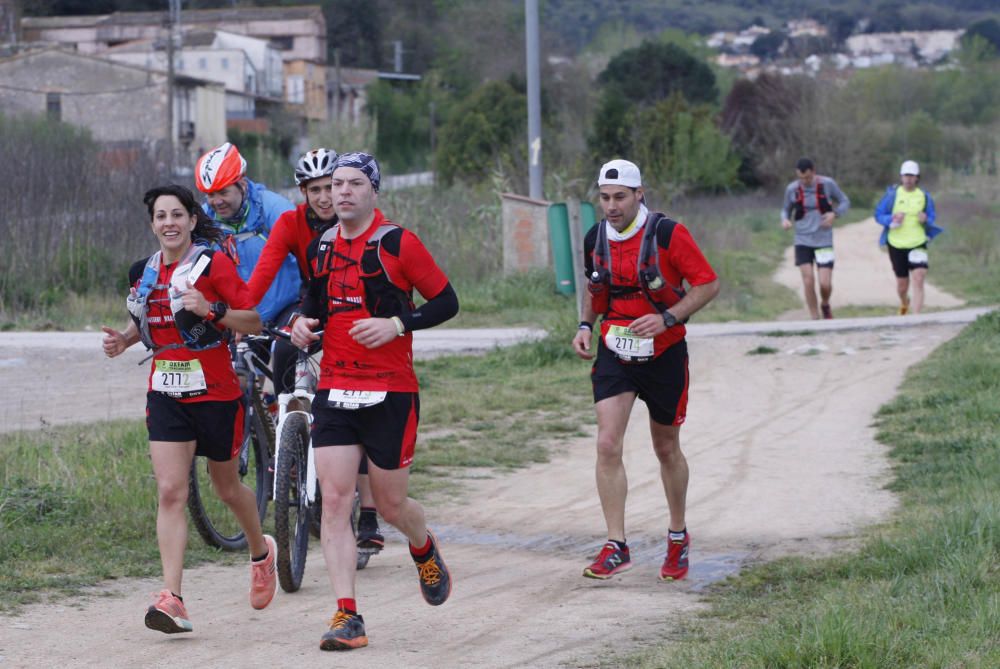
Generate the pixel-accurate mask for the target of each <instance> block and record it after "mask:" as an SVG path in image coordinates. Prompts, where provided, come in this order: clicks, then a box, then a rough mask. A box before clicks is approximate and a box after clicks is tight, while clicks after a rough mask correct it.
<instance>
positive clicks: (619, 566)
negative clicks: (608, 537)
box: [583, 541, 632, 579]
mask: <svg viewBox="0 0 1000 669" xmlns="http://www.w3.org/2000/svg"><path fill="white" fill-rule="evenodd" d="M631 568H632V558H631V557H629V553H628V546H626V547H625V548H618V546H617V545H616V544H615V543H614V542H612V541H609V542H608V543H606V544H604V547H603V548H601V552H600V553H598V554H597V558H596V559H595V560H594V561H593V562H592V563H591V564H590V566H589V567H587V568H586V569H584V570H583V575H584V576H586V577H587V578H600V579H606V578H611V577H612V576H614V575H615V574H619V573H621V572H623V571H628V570H629V569H631Z"/></svg>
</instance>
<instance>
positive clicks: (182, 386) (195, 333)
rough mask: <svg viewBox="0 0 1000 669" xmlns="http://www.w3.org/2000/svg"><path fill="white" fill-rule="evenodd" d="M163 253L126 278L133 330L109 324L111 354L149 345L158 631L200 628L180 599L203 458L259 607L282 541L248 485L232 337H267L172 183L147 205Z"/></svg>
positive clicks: (197, 210) (153, 608)
mask: <svg viewBox="0 0 1000 669" xmlns="http://www.w3.org/2000/svg"><path fill="white" fill-rule="evenodd" d="M143 202H144V203H145V204H146V206H147V208H148V210H149V215H150V219H151V223H152V230H153V234H154V235H156V239H157V241H158V242H159V246H160V250H159V251H158V252H157V253H155V254H153V255H152V256H150V257H149V258H146V259H143V260H140V261H139V262H137V263H135V264H134V265H133V266H132V268H131V269H130V270H129V284H130V285H131V286H132V288H131V291H130V295H129V299H128V306H129V311H130V313H131V315H132V320H131V322H130V323H129V324H128V326H127V327H126V328H125V329H124V331H118V330H115V329H113V328H110V327H104V328H102V330H103V331H104V341H103V347H104V353H105V355H107V356H108V357H109V358H113V357H115V356H118V355H121V354H122V353H123V352H124V351H125V350H126V349H127V348H128V347H129V346H132V345H133V344H135V343H137V342H139V341H142V342H143V343H144V344H145V345H146V346H147V348H151V349H152V350H153V355H152V363H151V365H150V374H149V382H148V385H147V394H146V427H147V430H148V432H149V452H150V456H151V459H152V462H153V474H154V476H155V477H156V487H157V495H158V505H157V512H156V535H157V540H158V542H159V546H160V561H161V562H162V565H163V581H164V588H163V589H162V590H161V591H160V592H158V593H156V594H155V599H154V601H153V603H152V604H151V605H150V606H149V607H148V609H147V610H146V616H145V622H146V626H147V627H149V628H150V629H153V630H157V631H160V632H165V633H167V634H172V633H175V632H190V631H192V625H191V621H190V620H189V618H188V614H187V610H186V609H185V607H184V601H183V599H182V597H181V576H182V570H183V566H184V550H185V547H186V546H187V516H186V514H185V506H186V503H187V496H188V472H189V471H190V469H191V461H192V458H194V456H195V455H202V456H205V457H207V458H208V459H209V473H210V475H211V478H212V484H213V487H214V488H215V490H216V492H217V493H218V495H219V497H220V499H222V501H223V502H225V504H226V505H227V506H228V507H229V508H230V510H231V511H232V512H233V514H234V515H235V516H236V518H237V519H238V520H239V522H240V525H241V526H242V528H243V531H244V532H245V533H246V536H247V541H248V543H249V547H250V556H251V560H252V562H251V586H250V604H251V605H252V606H253V607H254V608H255V609H262V608H264V607H265V606H267V605H268V604H269V603H270V602H271V599H272V598H273V597H274V592H275V588H276V579H275V568H274V561H275V557H274V556H275V553H276V549H275V544H274V539H272V538H271V537H269V536H266V535H264V533H263V532H262V530H261V526H260V518H259V517H258V515H257V505H256V499H255V497H254V493H253V491H252V490H250V488H248V487H246V486H245V485H244V484H243V483H242V481H240V479H239V474H238V472H237V468H236V466H237V459H236V458H235V455H236V454H237V453H238V452H239V448H240V445H241V444H242V441H243V410H244V407H243V396H242V392H241V390H240V385H239V382H238V380H237V378H236V374H235V372H234V371H233V366H232V363H231V362H230V358H229V349H228V347H227V346H226V340H227V336H226V333H227V331H228V330H234V331H236V332H242V333H256V332H259V331H260V328H261V322H260V316H259V315H258V314H257V312H256V311H254V310H253V306H254V305H253V303H252V302H251V301H250V298H249V294H248V291H247V287H246V284H245V283H243V281H242V280H241V279H240V277H239V275H238V274H237V273H236V267H235V266H234V265H233V263H232V261H231V260H230V259H229V258H228V257H226V255H225V254H224V253H215V252H213V251H211V250H209V249H208V243H211V242H212V241H215V240H214V236H216V235H219V234H220V233H219V231H218V229H217V228H216V227H215V226H214V225H212V222H211V220H209V219H208V217H207V216H206V215H205V214H204V213H203V212H202V210H201V207H199V206H198V204H197V202H195V199H194V196H193V195H192V194H191V191H189V190H187V189H186V188H184V187H182V186H176V185H171V186H163V187H159V188H153V189H152V190H150V191H148V192H147V193H146V195H145V196H144V198H143Z"/></svg>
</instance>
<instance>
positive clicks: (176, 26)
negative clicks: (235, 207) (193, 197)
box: [167, 0, 181, 179]
mask: <svg viewBox="0 0 1000 669" xmlns="http://www.w3.org/2000/svg"><path fill="white" fill-rule="evenodd" d="M180 27H181V0H170V11H169V13H168V15H167V168H168V169H169V170H170V178H171V179H172V178H173V176H174V161H175V160H176V155H175V149H174V49H175V48H176V46H177V37H178V36H179V35H180Z"/></svg>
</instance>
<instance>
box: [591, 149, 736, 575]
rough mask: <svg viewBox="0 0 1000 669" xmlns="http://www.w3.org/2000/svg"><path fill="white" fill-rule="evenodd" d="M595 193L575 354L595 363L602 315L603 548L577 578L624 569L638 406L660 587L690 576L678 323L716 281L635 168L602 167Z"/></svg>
mask: <svg viewBox="0 0 1000 669" xmlns="http://www.w3.org/2000/svg"><path fill="white" fill-rule="evenodd" d="M597 184H598V186H599V187H600V201H601V208H602V209H603V211H604V220H602V221H601V222H600V223H599V224H598V225H596V226H594V227H593V228H591V230H590V232H588V233H587V235H586V237H585V239H584V266H585V268H586V273H587V280H588V284H587V288H588V290H587V292H586V293H585V294H584V296H583V307H582V313H581V318H582V320H581V322H580V326H579V329H578V330H577V333H576V336H575V337H574V338H573V350H574V351H575V352H576V354H577V355H578V356H580V357H581V358H583V359H585V360H591V359H594V358H595V355H594V354H593V353H591V351H590V344H591V337H592V335H593V332H594V321H595V319H596V318H597V316H601V323H600V330H599V331H600V337H599V339H598V342H597V354H596V359H595V360H594V364H593V369H592V371H591V382H592V384H593V391H594V410H595V412H596V414H597V465H596V477H597V491H598V494H599V496H600V499H601V508H602V510H603V512H604V520H605V523H606V525H607V530H608V540H607V542H606V543H605V544H604V546H603V547H602V548H601V551H600V553H598V555H597V557H596V558H595V559H594V561H593V562H592V563H591V564H590V565H588V566H587V567H586V568H585V569H584V571H583V575H584V576H586V577H588V578H598V579H607V578H611V577H612V576H614V575H615V574H618V573H620V572H623V571H625V570H627V569H631V567H632V561H631V557H630V555H629V549H628V545H627V544H626V541H625V498H626V496H627V494H628V482H627V480H626V476H625V466H624V464H623V462H622V450H623V445H624V437H625V429H626V427H627V426H628V418H629V414H630V413H631V411H632V405H633V404H634V403H635V400H636V398H637V397H638V398H639V399H642V400H643V401H644V402H645V403H646V406H647V408H648V409H649V431H650V435H651V437H652V441H653V452H654V453H655V454H656V457H657V459H658V460H659V463H660V478H661V480H662V482H663V489H664V492H665V494H666V498H667V507H668V509H669V512H670V513H669V521H668V526H667V531H668V533H667V551H666V558H665V559H664V561H663V565H662V567H661V568H660V579H661V580H664V581H673V580H680V579H682V578H684V577H685V576H686V575H687V572H688V551H689V547H690V537H689V536H688V533H687V524H686V522H685V511H686V503H687V485H688V466H687V460H686V459H685V458H684V454H683V453H682V452H681V446H680V428H681V424H682V423H683V422H684V418H685V414H686V411H687V397H688V355H687V344H686V342H685V340H684V335H685V328H684V322H685V321H687V319H688V317H689V316H691V314H693V313H695V312H696V311H698V310H699V309H701V308H702V307H704V306H705V305H706V304H708V302H709V301H711V300H712V298H714V297H715V296H716V295H717V294H718V292H719V280H718V278H717V277H716V275H715V272H714V271H713V270H712V267H711V266H710V265H709V264H708V262H707V261H706V260H705V256H704V255H702V253H701V250H700V249H699V248H698V245H697V244H695V242H694V239H692V238H691V234H690V233H689V232H688V230H687V228H685V227H684V226H683V225H682V224H680V223H678V222H676V221H673V220H671V219H669V218H667V217H666V216H664V215H663V214H661V213H659V212H650V211H649V210H648V209H647V208H646V205H645V203H644V202H645V201H644V198H643V189H642V177H641V175H640V173H639V168H638V167H637V166H636V165H635V164H634V163H631V162H629V161H627V160H612V161H611V162H609V163H605V164H604V166H602V167H601V171H600V173H599V175H598V179H597ZM685 282H687V284H688V285H689V288H688V290H687V291H685V290H684V288H683V286H684V283H685Z"/></svg>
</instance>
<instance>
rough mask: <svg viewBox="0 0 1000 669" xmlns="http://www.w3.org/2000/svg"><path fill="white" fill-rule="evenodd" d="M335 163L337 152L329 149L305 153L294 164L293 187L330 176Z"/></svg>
mask: <svg viewBox="0 0 1000 669" xmlns="http://www.w3.org/2000/svg"><path fill="white" fill-rule="evenodd" d="M336 162H337V152H336V151H333V150H331V149H313V150H312V151H306V152H305V153H303V154H302V157H301V158H299V161H298V162H297V163H295V185H296V186H301V185H302V184H304V183H305V182H307V181H312V180H313V179H319V178H320V177H328V176H330V175H331V174H333V168H334V165H335V164H336Z"/></svg>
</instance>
